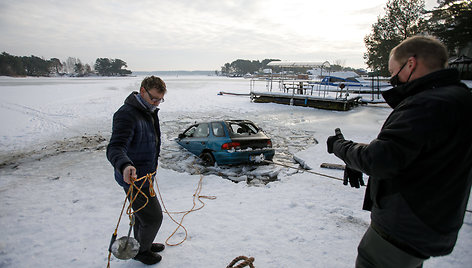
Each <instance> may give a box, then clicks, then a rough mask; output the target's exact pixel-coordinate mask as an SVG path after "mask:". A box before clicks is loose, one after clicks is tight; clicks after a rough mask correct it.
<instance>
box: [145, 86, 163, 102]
mask: <svg viewBox="0 0 472 268" xmlns="http://www.w3.org/2000/svg"><path fill="white" fill-rule="evenodd" d="M144 90H146V92H147V94H148V96H149V98H150V99H151V101H152V102H161V103H162V102H164V98H156V97H154V96H153V95H151V93H149V91H148V90H147V89H146V88H144Z"/></svg>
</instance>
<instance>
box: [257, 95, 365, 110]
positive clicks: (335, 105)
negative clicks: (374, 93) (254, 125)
mask: <svg viewBox="0 0 472 268" xmlns="http://www.w3.org/2000/svg"><path fill="white" fill-rule="evenodd" d="M250 96H251V100H252V101H253V102H257V103H270V102H272V103H279V104H286V105H294V106H303V107H313V108H319V109H326V110H335V111H348V110H350V109H352V108H353V107H355V106H357V105H359V104H360V103H361V97H360V96H356V97H352V98H349V97H346V98H327V97H317V96H312V95H302V94H287V93H282V92H280V93H279V92H255V91H253V92H251V95H250Z"/></svg>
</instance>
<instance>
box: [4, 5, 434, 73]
mask: <svg viewBox="0 0 472 268" xmlns="http://www.w3.org/2000/svg"><path fill="white" fill-rule="evenodd" d="M386 2H387V0H357V1H353V0H323V1H319V0H284V1H280V0H273V1H271V0H240V1H236V0H137V1H133V0H115V1H108V0H100V1H96V0H76V1H69V0H50V1H44V0H1V1H0V52H7V53H9V54H12V55H16V56H30V55H35V56H38V57H43V58H45V59H50V58H54V57H55V58H59V59H60V60H61V61H65V60H66V59H67V57H75V58H79V59H80V60H81V61H82V63H84V64H85V63H89V64H91V65H93V64H94V63H95V60H96V59H97V58H111V59H115V58H119V59H122V60H124V61H125V62H127V63H128V69H130V70H133V71H157V70H159V71H162V70H220V68H221V66H222V65H224V64H225V63H226V62H230V63H231V62H232V61H234V60H236V59H248V60H260V61H262V60H263V59H266V58H277V59H281V60H291V61H325V60H328V61H329V62H331V63H338V64H342V65H344V66H350V67H356V68H365V67H366V66H365V64H364V59H363V54H364V53H365V52H366V49H365V46H364V41H363V40H364V37H365V35H367V34H369V33H370V32H371V26H372V24H373V23H375V22H376V21H377V17H378V16H379V15H383V14H384V8H385V5H386ZM435 6H436V0H426V8H427V9H432V8H433V7H435Z"/></svg>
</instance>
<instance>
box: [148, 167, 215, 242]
mask: <svg viewBox="0 0 472 268" xmlns="http://www.w3.org/2000/svg"><path fill="white" fill-rule="evenodd" d="M194 163H195V162H194ZM194 168H195V169H196V170H197V173H198V174H199V175H200V180H199V181H198V185H197V189H196V190H195V193H194V194H193V206H192V208H191V209H190V210H187V211H180V212H169V211H168V210H167V208H166V206H165V204H164V200H163V199H162V195H161V191H160V189H159V184H158V183H157V176H156V179H155V181H156V189H157V192H158V194H159V198H160V199H161V204H162V207H163V208H164V212H165V213H166V214H167V215H168V216H169V218H170V219H171V220H172V221H173V222H174V223H175V224H177V228H176V229H175V230H174V232H173V233H172V234H171V235H170V236H169V237H168V238H167V239H166V242H165V243H166V245H168V246H178V245H180V244H182V243H183V242H185V240H187V236H188V231H187V228H185V226H183V225H182V223H183V221H184V218H185V216H187V215H188V214H190V213H191V212H194V211H197V210H200V209H202V208H203V207H204V206H205V202H203V201H202V200H201V198H206V199H210V200H214V199H216V197H215V196H205V195H200V193H201V191H202V188H203V175H202V174H201V173H200V170H199V169H198V168H196V167H195V165H194ZM196 200H198V201H199V202H200V204H201V206H200V207H198V208H195V207H196V205H197V203H196ZM171 214H184V215H183V216H182V218H181V219H180V222H178V221H177V220H175V219H174V218H173V217H172V216H171ZM180 228H182V229H183V230H184V232H185V237H184V239H182V240H181V241H180V242H178V243H175V244H171V243H169V240H170V239H171V238H172V237H173V236H174V235H175V233H177V231H178V230H179V229H180Z"/></svg>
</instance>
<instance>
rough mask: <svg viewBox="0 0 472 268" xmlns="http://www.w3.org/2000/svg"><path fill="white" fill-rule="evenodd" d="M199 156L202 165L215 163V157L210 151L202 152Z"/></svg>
mask: <svg viewBox="0 0 472 268" xmlns="http://www.w3.org/2000/svg"><path fill="white" fill-rule="evenodd" d="M200 158H201V159H202V161H203V165H205V166H213V165H215V158H214V157H213V155H212V154H211V153H210V152H204V153H202V155H200Z"/></svg>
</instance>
